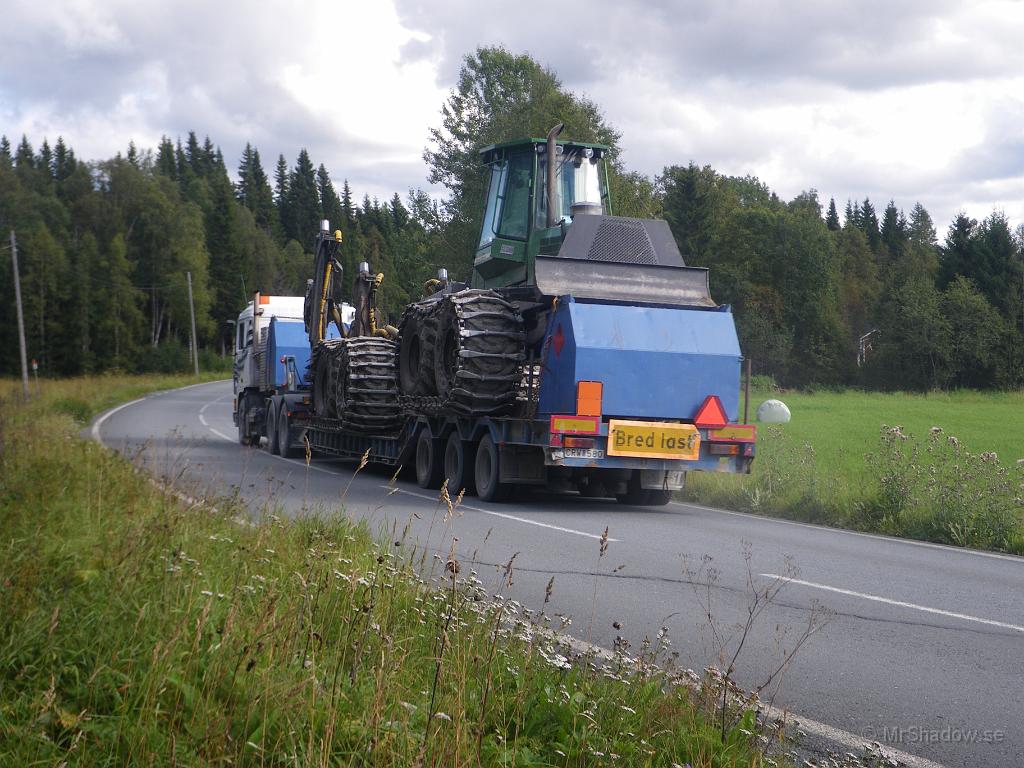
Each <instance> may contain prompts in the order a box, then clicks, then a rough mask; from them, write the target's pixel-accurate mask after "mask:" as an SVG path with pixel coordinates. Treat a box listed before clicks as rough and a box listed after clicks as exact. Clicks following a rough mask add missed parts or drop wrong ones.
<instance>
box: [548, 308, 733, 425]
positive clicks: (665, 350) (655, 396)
mask: <svg viewBox="0 0 1024 768" xmlns="http://www.w3.org/2000/svg"><path fill="white" fill-rule="evenodd" d="M742 359H743V358H742V356H741V354H740V345H739V340H738V339H737V337H736V325H735V323H734V322H733V316H732V313H731V312H730V311H728V308H727V307H719V308H716V309H688V308H682V307H658V306H635V305H634V306H628V305H622V304H601V303H592V302H584V301H576V300H574V299H573V298H572V297H563V298H561V299H560V300H559V303H558V307H557V309H556V311H555V312H554V313H553V314H552V316H551V319H550V321H549V324H548V337H547V342H546V348H545V350H544V358H543V367H542V373H541V383H540V403H539V406H540V412H541V413H545V414H558V413H575V412H576V383H577V382H578V381H600V382H602V384H603V389H604V393H603V403H602V405H603V409H602V410H603V412H604V415H605V417H609V416H610V417H624V418H630V417H633V418H640V419H680V420H691V419H693V418H694V416H695V415H696V413H697V410H698V409H699V408H700V406H701V404H702V403H703V402H704V400H705V398H706V397H707V396H708V395H718V397H719V398H720V399H721V401H722V405H723V406H724V407H725V410H726V413H727V414H728V416H729V421H731V422H735V421H737V420H738V419H739V404H740V366H741V362H742Z"/></svg>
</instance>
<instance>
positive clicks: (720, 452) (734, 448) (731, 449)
mask: <svg viewBox="0 0 1024 768" xmlns="http://www.w3.org/2000/svg"><path fill="white" fill-rule="evenodd" d="M708 453H710V454H711V455H712V456H739V455H740V446H739V444H738V443H709V444H708Z"/></svg>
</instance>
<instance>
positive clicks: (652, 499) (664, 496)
mask: <svg viewBox="0 0 1024 768" xmlns="http://www.w3.org/2000/svg"><path fill="white" fill-rule="evenodd" d="M670 501H672V491H670V490H669V489H668V488H657V489H653V490H652V489H648V491H647V506H649V507H664V506H665V505H666V504H668V503H669V502H670Z"/></svg>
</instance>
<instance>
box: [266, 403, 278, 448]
mask: <svg viewBox="0 0 1024 768" xmlns="http://www.w3.org/2000/svg"><path fill="white" fill-rule="evenodd" d="M267 450H268V451H269V452H270V454H271V455H277V454H279V453H281V447H280V444H279V443H278V440H277V404H276V403H275V402H274V401H273V400H270V401H269V402H268V403H267Z"/></svg>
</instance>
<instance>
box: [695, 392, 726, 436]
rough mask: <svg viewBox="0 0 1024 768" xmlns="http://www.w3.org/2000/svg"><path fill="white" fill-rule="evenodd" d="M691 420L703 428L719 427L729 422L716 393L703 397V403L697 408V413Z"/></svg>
mask: <svg viewBox="0 0 1024 768" xmlns="http://www.w3.org/2000/svg"><path fill="white" fill-rule="evenodd" d="M693 422H694V424H696V425H697V426H698V427H702V428H704V429H721V428H722V427H724V426H725V425H726V424H728V423H729V416H728V415H727V414H726V412H725V408H724V407H723V406H722V401H721V400H719V399H718V395H708V396H707V397H706V398H704V402H703V404H701V406H700V408H698V409H697V415H696V416H694V417H693Z"/></svg>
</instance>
